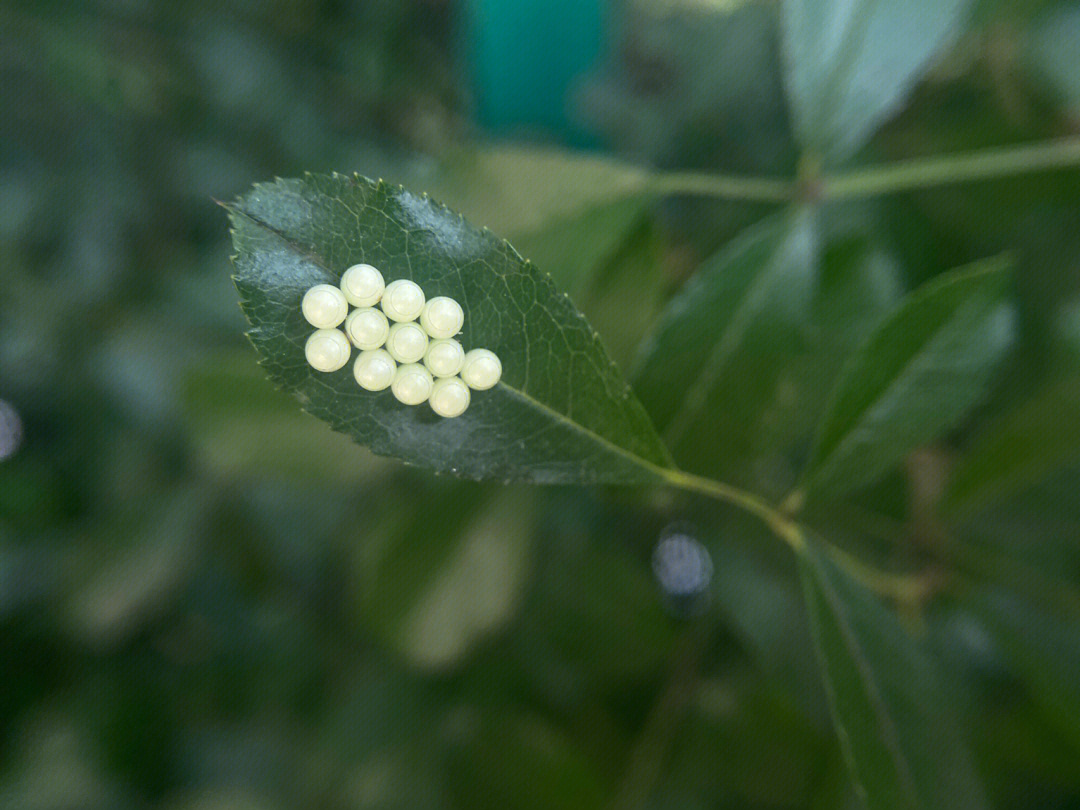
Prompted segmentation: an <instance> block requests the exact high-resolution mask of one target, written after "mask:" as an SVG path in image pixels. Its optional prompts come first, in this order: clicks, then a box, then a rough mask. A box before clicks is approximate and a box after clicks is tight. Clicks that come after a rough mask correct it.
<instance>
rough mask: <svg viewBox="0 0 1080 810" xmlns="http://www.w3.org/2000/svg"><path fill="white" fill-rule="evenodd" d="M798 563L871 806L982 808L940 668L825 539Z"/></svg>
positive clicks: (833, 695)
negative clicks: (824, 544)
mask: <svg viewBox="0 0 1080 810" xmlns="http://www.w3.org/2000/svg"><path fill="white" fill-rule="evenodd" d="M798 557H799V571H800V577H801V579H802V583H803V593H804V596H805V598H806V605H807V609H808V611H809V614H810V625H811V629H812V631H813V636H814V642H815V644H816V646H817V652H818V659H819V663H820V665H821V669H822V673H823V675H824V678H825V686H826V690H827V692H828V694H829V701H830V704H831V706H832V712H833V719H834V722H835V723H836V726H837V731H838V732H839V734H840V742H841V745H842V746H843V749H844V754H845V759H846V760H847V763H848V768H849V770H850V771H851V774H852V776H853V778H854V779H855V783H856V788H857V789H858V791H859V793H860V795H861V796H862V798H863V800H864V801H865V802H866V805H867V807H869V808H870V810H932V809H934V808H940V810H946V809H947V808H952V809H955V808H979V807H983V806H984V805H985V801H984V797H983V791H982V788H981V786H980V784H979V782H978V780H977V778H976V775H975V771H974V770H973V767H972V763H971V759H970V756H969V754H968V752H967V749H966V746H965V744H964V742H963V740H962V739H961V738H960V735H959V732H958V728H959V727H958V725H957V722H956V719H955V718H954V717H952V712H951V711H950V703H949V701H948V697H947V693H946V690H945V686H944V682H943V680H942V677H941V674H940V671H939V669H938V666H937V664H936V662H935V661H934V660H933V659H932V658H931V657H930V656H929V655H928V654H927V652H926V651H925V650H924V649H923V647H922V646H921V645H919V644H917V643H916V642H915V641H914V640H913V639H912V638H911V637H910V636H909V635H908V634H907V633H906V632H905V630H904V628H903V627H902V626H901V624H900V621H899V620H898V619H897V617H896V616H895V615H894V614H893V613H891V612H890V611H888V610H887V609H886V608H885V607H884V606H883V605H882V604H881V603H880V602H879V601H878V600H877V599H876V598H875V597H874V596H873V595H872V594H870V593H869V592H868V591H866V590H865V589H864V588H863V587H862V586H861V585H859V584H857V583H856V582H855V581H854V580H853V579H851V578H850V577H849V576H848V574H847V573H846V572H844V571H843V570H842V569H841V568H840V567H838V566H837V565H836V563H835V562H833V560H832V559H831V558H830V557H829V556H828V555H827V554H826V552H825V551H824V550H823V549H822V547H821V546H820V545H819V543H818V541H817V540H815V539H814V538H813V537H810V538H807V542H806V545H805V547H804V548H803V549H802V550H801V551H800V553H799V555H798Z"/></svg>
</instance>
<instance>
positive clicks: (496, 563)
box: [356, 482, 532, 668]
mask: <svg viewBox="0 0 1080 810" xmlns="http://www.w3.org/2000/svg"><path fill="white" fill-rule="evenodd" d="M478 496H479V491H478V490H476V489H475V488H474V487H472V486H469V485H465V484H458V483H455V482H447V483H445V484H443V485H441V486H437V487H436V486H433V487H431V488H426V489H424V490H422V491H421V492H419V493H417V498H416V501H417V504H416V505H417V506H418V507H420V508H419V509H418V510H417V513H416V514H407V513H408V512H409V510H408V509H407V508H404V506H403V505H402V504H400V503H398V504H396V506H397V508H396V509H395V510H394V513H393V514H387V515H385V516H384V521H385V522H384V523H383V524H381V525H380V524H378V523H376V524H374V525H373V526H372V525H370V524H369V531H368V532H367V533H366V534H367V537H365V539H364V542H363V543H362V544H361V545H360V546H358V547H357V549H356V559H357V575H358V580H357V582H356V593H357V599H358V605H359V610H360V617H361V621H362V622H363V623H364V624H365V625H366V626H368V627H370V628H371V629H373V630H374V631H375V632H376V633H377V634H378V635H379V636H380V638H382V639H383V640H384V641H385V642H387V643H388V644H390V645H391V646H392V647H393V648H394V649H395V650H397V651H398V652H400V653H402V654H403V655H405V656H406V657H407V658H408V659H409V660H410V661H411V662H413V663H414V664H418V665H420V666H423V667H429V668H440V667H446V666H449V665H451V664H453V663H455V662H456V661H458V660H459V659H460V658H461V657H462V656H463V655H464V654H465V653H466V652H467V651H468V650H469V649H470V648H471V647H472V646H473V645H475V644H476V643H477V642H478V641H479V640H480V639H482V638H484V637H485V636H487V635H489V634H490V633H491V632H492V631H493V630H495V629H496V628H497V627H499V626H500V625H502V624H504V623H505V622H506V621H507V620H508V619H509V618H510V617H511V616H512V615H513V613H514V611H515V609H516V608H517V603H518V599H519V597H520V594H521V590H522V587H523V585H524V580H525V577H526V575H527V573H528V563H529V555H528V552H529V543H530V537H531V534H530V531H531V515H532V509H531V501H530V499H529V496H530V493H529V492H528V491H527V490H520V489H508V490H502V491H499V492H498V493H497V496H496V497H494V498H488V499H480V500H479V501H478ZM432 515H438V516H439V520H438V521H437V530H433V524H432V521H431V516H432ZM371 529H374V531H372V530H371Z"/></svg>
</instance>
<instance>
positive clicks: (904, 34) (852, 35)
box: [782, 0, 970, 163]
mask: <svg viewBox="0 0 1080 810" xmlns="http://www.w3.org/2000/svg"><path fill="white" fill-rule="evenodd" d="M969 5H970V0H911V2H906V3H900V2H895V0H785V2H784V4H783V11H782V24H783V37H784V46H785V50H786V54H787V90H788V97H789V99H790V105H791V110H792V118H793V120H794V125H795V131H796V133H797V135H798V138H799V140H800V141H801V142H802V145H803V146H804V147H806V148H808V149H812V150H814V151H815V152H817V153H818V154H820V155H821V156H822V157H823V158H824V159H825V160H826V161H828V162H830V163H839V162H842V161H844V160H845V159H847V158H849V157H850V156H851V155H852V154H854V153H855V152H856V151H857V150H858V149H859V147H861V146H862V145H863V144H864V143H865V142H866V141H867V139H869V138H870V136H871V135H873V133H874V130H875V129H877V127H878V126H879V125H880V124H881V123H882V122H883V121H884V120H885V119H886V118H888V117H889V116H890V115H892V114H894V113H895V112H896V111H897V110H898V109H899V108H900V106H901V105H902V104H903V102H904V99H905V97H906V96H907V94H908V92H909V91H910V90H911V88H912V86H913V85H914V84H915V83H916V82H917V81H918V79H919V77H920V75H921V74H922V73H923V71H924V70H925V68H926V66H927V65H928V63H929V62H930V60H931V59H932V57H933V56H934V54H936V53H937V52H938V51H940V50H941V49H942V48H943V47H944V46H945V45H947V44H948V43H949V42H950V41H951V40H952V39H953V37H954V36H955V35H956V33H957V30H958V28H959V27H960V23H961V22H962V21H963V19H964V17H965V14H966V11H967V8H968V6H969Z"/></svg>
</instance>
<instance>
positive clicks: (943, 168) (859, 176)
mask: <svg viewBox="0 0 1080 810" xmlns="http://www.w3.org/2000/svg"><path fill="white" fill-rule="evenodd" d="M1069 166H1080V138H1077V137H1071V138H1062V139H1060V140H1056V141H1047V142H1045V143H1036V144H1030V145H1025V146H1006V147H1002V148H999V149H984V150H981V151H978V152H966V153H963V154H959V155H946V156H944V157H935V158H917V159H913V160H905V161H902V162H900V163H894V164H892V165H891V166H880V167H876V168H874V167H871V168H868V169H857V170H855V171H852V172H848V173H847V174H841V175H839V176H836V177H825V178H824V179H823V180H822V185H821V189H820V191H821V197H822V199H825V200H840V199H857V198H859V197H872V196H876V195H880V194H892V193H895V192H897V191H909V190H911V189H917V188H928V187H930V186H940V185H946V184H948V183H964V182H969V181H972V180H988V179H991V178H995V177H1007V176H1009V175H1015V174H1024V173H1027V172H1038V171H1046V170H1049V169H1060V168H1065V167H1069Z"/></svg>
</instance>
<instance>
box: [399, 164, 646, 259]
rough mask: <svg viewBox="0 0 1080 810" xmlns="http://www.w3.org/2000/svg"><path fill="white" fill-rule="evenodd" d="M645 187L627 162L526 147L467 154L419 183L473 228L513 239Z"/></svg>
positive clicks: (585, 213) (640, 175) (643, 174)
mask: <svg viewBox="0 0 1080 810" xmlns="http://www.w3.org/2000/svg"><path fill="white" fill-rule="evenodd" d="M648 181H649V173H648V172H646V171H643V170H642V169H639V168H636V167H634V166H630V165H628V164H625V163H619V162H617V161H614V160H607V159H604V158H601V157H596V156H593V155H587V154H584V153H573V152H565V151H562V150H558V149H548V148H538V147H527V146H495V147H486V148H480V149H477V150H475V151H469V152H463V153H461V154H459V155H457V156H455V157H451V158H450V159H448V160H447V161H446V163H445V164H444V167H443V169H442V171H441V172H438V173H436V174H435V176H434V177H431V178H430V179H427V178H421V177H418V178H417V179H416V182H418V183H419V182H423V184H424V186H425V187H426V188H429V189H430V191H431V192H432V193H433V194H434V195H435V196H437V197H439V199H440V200H443V201H445V203H446V204H447V205H448V206H451V207H453V208H455V209H459V210H460V211H461V213H462V214H463V215H464V216H466V217H467V218H468V219H469V221H470V222H472V223H474V224H476V225H477V226H479V227H483V228H490V229H491V230H492V231H495V232H496V233H499V234H505V235H506V236H507V238H510V239H514V240H515V241H516V240H518V239H522V238H526V239H527V238H528V235H529V234H542V233H543V232H544V230H545V229H547V228H550V227H552V226H553V225H558V224H559V223H566V222H570V221H572V220H573V219H575V218H578V217H586V216H588V215H589V214H591V213H593V212H595V211H596V210H598V209H601V210H602V209H604V208H606V207H607V206H609V205H612V204H613V203H616V202H618V201H620V200H625V199H627V198H632V197H633V196H634V195H639V194H642V193H644V192H645V191H646V186H647V184H648ZM581 247H583V248H584V249H585V250H586V251H589V250H592V247H590V246H588V245H584V246H581ZM530 258H531V257H530Z"/></svg>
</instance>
